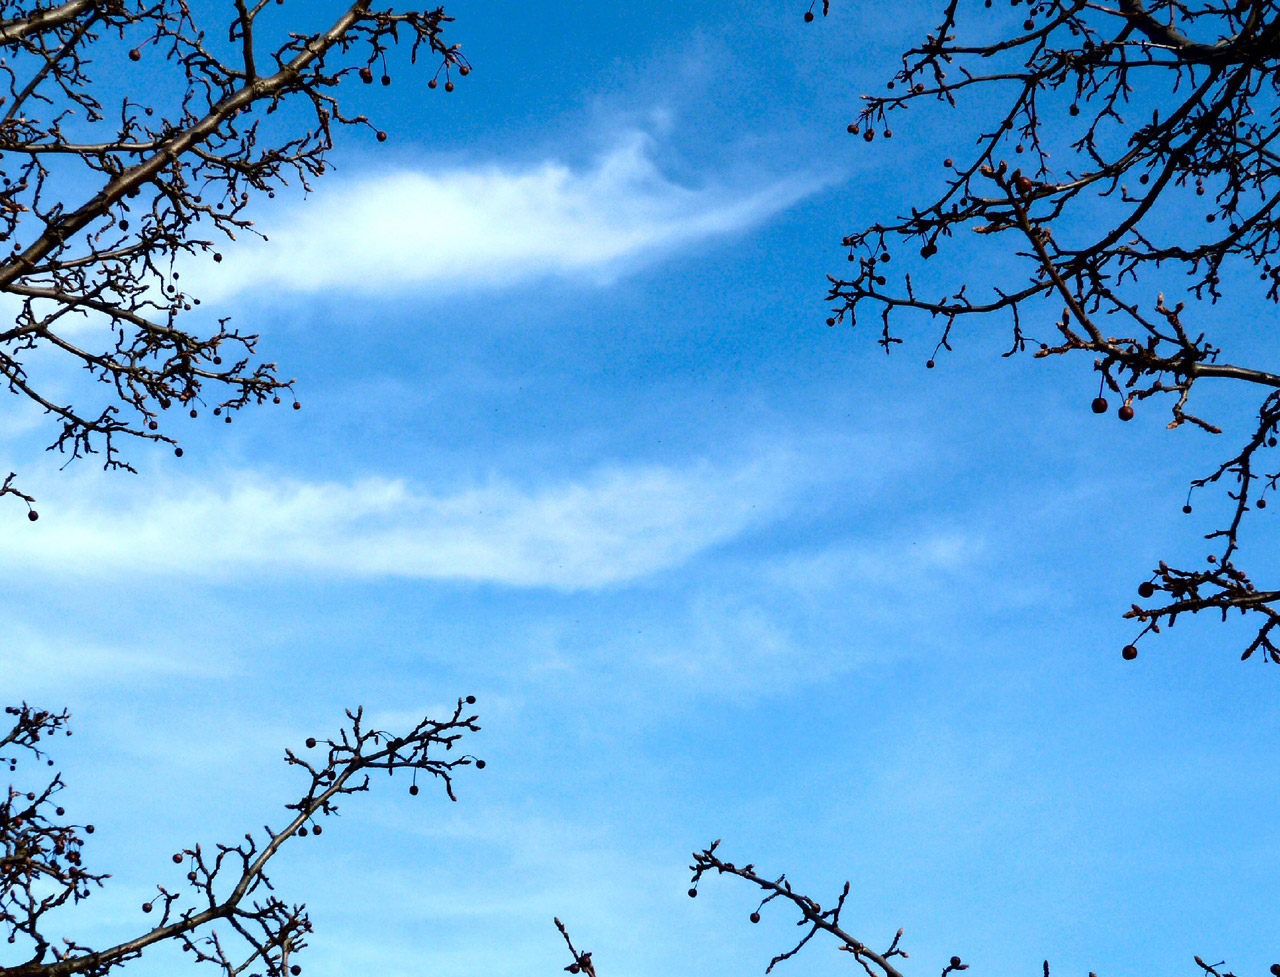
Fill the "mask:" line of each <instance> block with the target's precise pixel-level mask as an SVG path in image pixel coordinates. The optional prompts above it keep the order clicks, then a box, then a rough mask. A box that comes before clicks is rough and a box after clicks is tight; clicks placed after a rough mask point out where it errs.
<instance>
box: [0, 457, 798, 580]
mask: <svg viewBox="0 0 1280 977" xmlns="http://www.w3.org/2000/svg"><path fill="white" fill-rule="evenodd" d="M784 462H785V459H781V458H777V457H773V456H770V457H767V458H761V459H757V460H754V461H749V462H746V463H741V464H739V465H737V466H734V467H719V466H716V465H713V464H711V463H709V462H700V463H694V464H691V465H689V466H687V467H684V468H671V467H661V466H635V467H612V468H601V469H598V470H596V471H594V472H592V473H590V474H589V475H588V476H587V477H585V478H583V479H581V480H575V481H560V482H557V483H554V484H550V485H546V486H543V487H538V488H523V487H520V486H517V485H515V484H514V483H512V482H509V481H504V480H501V479H493V480H491V481H489V482H487V483H486V484H483V485H479V486H475V487H469V488H465V489H462V490H459V491H455V492H450V493H439V492H431V491H427V490H424V489H422V488H419V487H415V486H413V485H411V484H410V483H409V482H407V481H405V480H402V479H388V478H376V477H375V478H366V479H363V480H360V481H355V482H350V483H340V482H305V481H297V480H273V479H271V478H269V477H266V476H264V475H259V474H252V473H239V474H231V475H226V476H221V477H218V478H215V479H213V480H211V481H206V482H204V483H196V482H186V481H183V482H168V483H156V482H153V483H151V484H150V485H149V486H148V487H147V488H146V489H145V490H144V491H143V492H142V493H139V494H137V495H132V496H115V498H116V499H117V500H118V501H117V502H112V501H110V498H109V497H108V498H104V497H103V496H102V495H100V494H98V493H96V492H94V491H93V489H92V486H93V484H94V482H95V481H96V480H90V479H85V480H84V481H82V482H72V481H68V482H67V483H66V485H67V486H68V487H67V488H62V489H60V490H59V491H58V495H57V496H56V497H55V495H54V494H53V493H48V498H47V501H45V502H44V504H43V506H42V508H43V509H44V510H45V516H44V518H42V519H41V520H40V521H39V522H38V523H34V524H31V525H29V526H24V527H23V528H24V530H25V531H23V532H15V533H6V534H4V535H3V536H0V563H2V564H3V565H4V566H5V567H6V568H7V569H8V571H9V572H19V573H28V572H32V571H35V572H55V573H60V574H72V575H76V576H81V577H86V576H87V577H93V576H99V575H111V574H115V573H118V572H121V571H126V572H133V573H144V574H146V573H150V574H164V575H177V576H196V577H212V578H218V577H224V576H228V575H233V574H234V575H235V576H237V577H250V578H251V577H252V576H253V575H254V574H255V573H260V572H263V571H266V570H272V569H275V570H285V571H297V572H311V573H319V574H324V575H329V576H338V577H408V578H421V579H437V580H458V581H474V582H488V583H497V584H504V585H508V586H514V587H550V588H554V589H559V590H564V591H572V590H582V589H593V588H599V587H605V586H609V585H611V584H618V583H623V582H626V581H629V580H634V579H637V578H640V577H643V576H646V575H648V574H651V573H654V572H656V571H659V570H662V569H666V568H669V567H673V566H677V565H679V564H681V563H683V562H685V561H686V560H688V559H690V558H691V557H693V556H694V555H696V554H697V553H699V552H701V551H703V550H705V549H707V548H709V547H712V546H715V545H716V544H719V543H722V542H724V541H727V540H729V539H731V538H733V537H734V536H736V535H738V534H740V533H741V532H743V531H744V530H746V529H747V528H748V527H750V526H751V525H752V524H755V523H758V522H760V521H762V520H766V519H770V518H773V517H775V516H776V515H777V513H778V509H779V507H780V506H781V505H782V504H783V503H784V502H785V500H786V498H787V496H788V494H789V491H790V489H791V488H792V487H793V484H792V483H793V482H794V479H793V478H791V477H789V476H786V475H783V474H781V473H782V472H783V471H785V470H786V468H787V466H786V464H785V463H784ZM72 486H78V487H72Z"/></svg>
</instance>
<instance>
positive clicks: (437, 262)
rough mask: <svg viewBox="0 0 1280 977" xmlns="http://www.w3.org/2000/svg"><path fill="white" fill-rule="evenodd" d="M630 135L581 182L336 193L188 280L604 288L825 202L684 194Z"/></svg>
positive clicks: (460, 183) (416, 179)
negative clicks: (686, 251) (556, 282)
mask: <svg viewBox="0 0 1280 977" xmlns="http://www.w3.org/2000/svg"><path fill="white" fill-rule="evenodd" d="M652 150H653V144H652V139H651V138H650V137H649V136H646V135H644V134H640V133H632V134H630V135H628V136H627V137H626V138H624V139H622V140H620V141H619V143H618V144H617V145H615V146H614V148H613V149H611V150H610V151H609V152H607V153H605V154H603V155H601V156H600V157H598V158H597V159H596V160H594V162H593V163H592V164H591V165H590V166H589V167H587V168H585V169H574V168H572V167H570V166H568V165H566V164H565V163H563V162H560V161H557V160H547V161H545V162H542V163H540V164H536V165H530V166H525V167H517V166H503V165H485V166H476V167H470V168H456V169H437V170H415V169H400V170H396V171H391V172H378V173H377V174H373V175H369V176H366V177H364V178H362V179H359V180H351V179H347V180H343V179H341V178H335V179H331V180H330V182H328V183H322V184H320V186H319V189H318V192H317V193H316V194H315V195H314V196H313V197H312V198H311V199H309V200H307V201H305V202H302V203H300V204H299V205H298V206H297V208H296V211H295V212H292V213H290V214H288V216H286V217H283V218H282V219H280V220H277V221H266V222H262V223H261V226H260V229H261V230H263V231H264V232H266V233H267V236H268V237H269V238H270V241H269V242H267V243H263V242H261V241H258V240H256V239H251V240H244V241H242V242H240V243H237V244H236V245H234V246H228V247H226V248H223V251H225V252H226V260H225V261H223V262H222V264H220V265H213V264H211V263H208V262H207V261H202V262H201V264H200V265H199V266H196V267H193V268H192V269H191V270H190V272H189V273H186V274H184V278H187V279H189V281H190V284H191V285H192V286H193V292H194V293H195V294H198V295H200V296H202V298H204V299H215V300H216V299H219V298H224V297H226V296H227V295H229V294H232V293H235V292H240V291H246V290H252V289H263V288H267V289H272V290H285V291H295V292H318V291H330V290H334V289H341V290H353V291H363V292H372V291H379V292H381V291H385V290H387V289H393V290H395V289H404V288H408V287H418V286H424V285H425V286H430V287H431V288H432V289H433V290H435V291H439V290H440V289H450V290H452V289H458V288H471V287H477V286H483V287H494V286H502V285H512V284H518V283H521V282H526V281H529V280H532V279H538V278H544V277H547V276H563V277H569V278H573V279H582V278H584V277H585V278H587V279H588V280H591V281H595V282H602V283H607V282H609V281H611V280H612V279H613V278H615V277H616V276H617V274H618V273H619V272H620V271H622V270H623V269H624V268H625V267H627V266H629V265H633V264H636V263H638V262H641V261H644V260H651V259H653V258H655V257H658V256H660V255H663V254H666V253H668V252H671V251H673V250H676V249H678V248H681V247H686V246H688V245H690V244H693V243H695V242H698V241H702V240H705V239H708V238H711V237H715V236H717V235H722V234H730V233H734V232H737V231H741V230H744V229H746V228H748V227H751V226H752V225H755V224H758V223H759V222H761V221H763V220H765V219H766V218H768V217H770V216H771V215H773V214H775V213H777V212H778V211H780V210H783V209H785V208H786V207H789V206H790V205H792V204H793V203H795V202H796V201H797V200H799V199H800V198H802V197H804V196H805V195H807V194H809V193H811V192H813V191H814V190H816V189H818V187H819V186H820V181H818V180H816V179H814V178H812V177H803V178H801V177H791V178H778V179H760V180H757V181H756V182H755V183H753V184H752V185H750V186H717V185H714V184H712V185H707V186H703V187H699V188H696V189H695V188H691V187H686V186H682V185H680V184H678V183H676V182H674V181H672V180H671V179H669V178H668V177H666V176H664V175H663V173H662V172H661V170H660V169H659V167H658V166H657V165H656V164H655V163H654V161H653V158H652Z"/></svg>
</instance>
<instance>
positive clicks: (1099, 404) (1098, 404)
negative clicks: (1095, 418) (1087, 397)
mask: <svg viewBox="0 0 1280 977" xmlns="http://www.w3.org/2000/svg"><path fill="white" fill-rule="evenodd" d="M1093 412H1094V413H1095V414H1105V413H1106V412H1107V398H1106V397H1094V398H1093Z"/></svg>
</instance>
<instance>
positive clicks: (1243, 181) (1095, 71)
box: [824, 0, 1280, 661]
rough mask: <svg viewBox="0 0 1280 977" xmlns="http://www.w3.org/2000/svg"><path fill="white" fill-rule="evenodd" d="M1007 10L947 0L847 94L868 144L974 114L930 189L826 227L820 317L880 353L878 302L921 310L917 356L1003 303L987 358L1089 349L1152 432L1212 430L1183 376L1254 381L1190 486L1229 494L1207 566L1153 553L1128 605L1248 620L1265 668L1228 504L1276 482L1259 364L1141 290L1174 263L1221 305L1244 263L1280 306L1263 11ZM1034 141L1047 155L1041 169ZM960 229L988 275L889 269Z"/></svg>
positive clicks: (1269, 1) (1252, 592) (1158, 5)
mask: <svg viewBox="0 0 1280 977" xmlns="http://www.w3.org/2000/svg"><path fill="white" fill-rule="evenodd" d="M1008 3H1009V5H1011V6H1012V7H1013V8H1016V9H1014V10H1012V11H1009V10H1008V9H1007V7H1005V6H1003V5H1002V7H1001V8H998V9H989V8H992V7H993V3H992V0H985V2H984V3H983V4H981V5H979V4H978V3H977V2H976V0H975V2H972V3H966V4H961V3H960V0H949V2H947V3H946V5H945V10H944V11H943V13H942V16H941V19H940V20H939V22H938V24H937V27H936V28H935V29H934V30H933V31H932V32H931V33H929V34H928V36H927V37H926V38H925V39H924V40H923V41H922V42H921V43H919V44H917V45H915V46H913V47H911V48H910V49H909V50H907V51H906V52H905V53H904V54H903V56H902V63H901V68H900V69H899V70H898V71H897V72H896V74H894V76H893V78H892V80H891V81H890V82H888V84H887V88H888V90H887V91H886V92H885V93H884V94H880V95H874V96H864V98H865V105H864V107H863V109H862V111H861V114H860V115H859V116H858V118H857V119H856V120H855V121H854V122H853V123H852V124H850V126H849V131H850V133H852V134H855V135H859V136H860V137H861V138H862V139H864V140H866V141H867V142H868V143H870V142H873V141H874V140H875V139H876V137H877V135H880V136H881V137H882V138H885V137H889V136H891V135H892V131H891V129H890V128H889V125H890V122H891V121H892V120H893V119H895V118H900V117H902V115H903V113H905V112H906V111H907V110H908V109H910V108H913V107H918V106H920V105H921V104H922V103H925V102H928V103H942V104H943V105H945V106H950V107H956V106H958V105H959V104H960V103H961V101H963V102H964V104H965V106H966V109H968V110H970V111H974V110H976V111H977V113H978V114H977V115H976V116H973V115H971V116H970V118H975V119H976V121H974V122H973V123H972V124H971V125H969V126H967V127H960V128H959V129H957V130H956V131H957V132H958V133H959V134H960V135H962V136H963V139H960V140H957V146H956V149H955V150H954V158H952V157H948V158H947V159H945V160H944V161H943V167H942V169H943V173H944V178H943V180H942V181H941V187H940V189H939V191H938V192H937V194H936V195H934V196H932V197H928V198H925V199H924V200H915V201H912V206H911V208H910V213H909V214H907V215H904V216H902V217H899V218H897V219H896V220H894V221H893V222H890V223H876V224H873V225H871V226H870V227H868V228H865V229H864V230H861V231H859V232H857V233H855V234H851V235H849V236H848V237H846V238H845V239H844V244H845V246H846V247H847V248H848V257H849V261H850V263H851V264H852V266H853V272H852V274H850V275H848V276H846V277H843V278H837V277H832V278H831V292H830V296H829V297H830V299H831V300H832V301H833V303H834V305H833V308H832V313H831V318H829V319H828V320H827V321H828V324H830V325H835V324H836V323H837V322H844V321H847V322H849V323H851V324H852V323H854V322H856V321H857V317H858V315H859V313H864V314H865V313H867V312H871V313H874V314H875V315H876V316H877V319H878V323H879V339H878V342H879V343H880V344H881V345H883V347H884V348H885V351H886V352H888V351H889V349H890V348H891V347H892V346H893V345H895V344H897V343H900V342H901V339H900V338H899V336H898V335H896V334H895V331H894V326H895V324H896V322H897V319H898V317H899V313H901V312H903V311H907V310H910V311H914V312H917V313H925V314H927V315H928V316H929V317H931V318H933V319H935V320H937V321H938V322H939V323H940V328H939V334H938V337H937V344H936V346H935V348H934V351H933V354H932V355H931V356H930V358H929V361H928V363H927V364H926V365H928V366H930V367H932V366H933V365H934V360H935V358H936V357H938V356H939V355H940V354H941V353H942V351H944V350H950V349H951V343H952V340H953V338H954V336H955V335H956V333H957V329H958V327H959V324H960V323H962V322H964V321H966V320H967V319H968V318H969V317H972V316H981V315H987V314H991V313H997V314H1004V315H1007V316H1008V317H1009V320H1010V323H1011V326H1012V343H1011V346H1010V347H1009V350H1008V352H1007V353H1006V354H1005V355H1006V356H1008V355H1013V354H1015V353H1017V352H1020V351H1023V350H1026V349H1028V348H1031V350H1032V351H1033V355H1034V356H1036V357H1048V356H1055V355H1062V354H1067V353H1078V352H1084V353H1089V354H1092V356H1093V357H1094V367H1095V369H1096V370H1097V371H1098V372H1099V373H1100V374H1101V376H1100V381H1099V387H1100V389H1099V393H1098V397H1097V399H1095V401H1094V410H1095V411H1096V412H1098V413H1106V412H1107V411H1108V409H1109V405H1108V403H1107V400H1106V398H1105V396H1104V393H1105V391H1106V390H1110V391H1112V392H1113V393H1114V394H1117V395H1119V397H1120V398H1121V401H1122V403H1121V407H1120V411H1119V414H1120V417H1121V419H1122V420H1129V419H1131V418H1133V416H1134V413H1135V410H1134V405H1135V404H1141V403H1142V402H1143V401H1145V400H1147V399H1148V398H1151V397H1155V396H1168V397H1171V401H1172V415H1173V416H1172V421H1171V422H1170V423H1169V425H1168V426H1169V427H1170V428H1177V427H1180V426H1182V425H1183V424H1191V425H1194V426H1197V427H1199V428H1201V429H1203V430H1205V431H1208V432H1210V433H1214V434H1217V433H1220V429H1219V427H1218V426H1217V425H1216V424H1214V423H1211V422H1210V421H1208V420H1206V419H1204V418H1202V417H1199V416H1197V415H1195V414H1193V413H1191V411H1190V410H1189V409H1188V399H1189V396H1190V393H1191V389H1192V387H1193V385H1194V384H1195V383H1196V382H1197V381H1199V380H1201V379H1205V378H1219V379H1229V380H1235V381H1239V382H1243V383H1247V384H1252V385H1255V386H1257V387H1259V388H1261V389H1262V391H1263V393H1262V398H1263V399H1262V403H1261V406H1260V407H1259V409H1258V414H1257V421H1256V424H1253V425H1252V432H1251V434H1250V436H1249V438H1248V440H1247V441H1246V442H1245V443H1244V445H1243V447H1242V448H1241V449H1240V451H1239V452H1238V453H1237V454H1236V455H1235V456H1234V457H1233V458H1231V459H1230V460H1229V461H1226V462H1224V463H1223V464H1222V466H1221V467H1220V468H1219V469H1218V470H1217V471H1215V472H1214V473H1212V474H1210V475H1208V476H1207V477H1205V478H1201V479H1197V480H1195V481H1194V482H1193V483H1192V486H1193V489H1194V488H1202V487H1204V486H1206V485H1208V484H1210V483H1217V482H1220V481H1221V482H1223V483H1224V484H1226V485H1227V492H1228V494H1229V497H1230V499H1231V500H1232V501H1233V503H1234V515H1233V517H1232V518H1231V519H1230V521H1229V522H1228V524H1227V525H1226V526H1224V527H1222V528H1220V529H1217V530H1215V531H1213V532H1210V533H1209V534H1208V535H1207V537H1206V538H1207V539H1210V540H1217V541H1219V542H1220V544H1221V551H1220V552H1218V553H1215V554H1214V557H1215V562H1216V566H1211V567H1210V568H1209V569H1208V570H1174V569H1171V568H1169V567H1168V566H1166V565H1165V564H1161V566H1160V569H1159V570H1158V571H1157V573H1156V574H1155V575H1154V577H1153V581H1154V589H1155V590H1156V591H1160V592H1161V597H1160V598H1157V600H1158V603H1156V604H1154V605H1148V606H1144V607H1140V608H1135V609H1134V610H1133V611H1131V613H1130V614H1129V615H1128V616H1129V617H1132V618H1136V619H1137V620H1138V621H1139V622H1141V623H1143V624H1144V625H1145V627H1144V629H1143V631H1142V634H1145V633H1147V632H1148V631H1157V630H1159V626H1160V625H1161V624H1172V623H1173V622H1174V621H1175V620H1176V619H1177V617H1178V616H1180V615H1183V614H1196V613H1199V612H1200V611H1202V610H1215V611H1216V610H1220V611H1222V613H1223V614H1224V615H1225V614H1226V613H1228V612H1229V611H1231V610H1232V609H1234V610H1236V611H1239V612H1240V613H1242V614H1252V615H1254V616H1255V617H1256V618H1257V619H1258V621H1259V630H1258V633H1257V636H1256V638H1255V639H1254V640H1253V642H1252V643H1251V644H1250V645H1249V646H1248V648H1246V649H1245V651H1244V655H1243V657H1245V658H1248V657H1249V656H1250V655H1252V654H1253V653H1254V652H1255V651H1257V650H1258V649H1262V650H1263V652H1264V655H1263V657H1264V658H1266V659H1269V660H1272V661H1280V648H1277V644H1276V642H1275V640H1274V635H1275V628H1276V627H1277V622H1280V610H1278V609H1277V606H1276V605H1277V599H1278V598H1280V592H1278V591H1274V590H1271V591H1260V590H1258V589H1256V588H1255V587H1254V586H1253V585H1252V583H1250V582H1249V581H1248V579H1247V577H1245V576H1244V574H1243V573H1242V572H1241V571H1239V570H1237V569H1236V567H1235V564H1234V558H1235V557H1236V555H1237V551H1238V549H1239V547H1240V543H1241V540H1240V533H1239V531H1240V528H1241V525H1242V521H1243V519H1244V516H1245V515H1246V514H1247V513H1250V512H1253V511H1254V510H1258V509H1263V508H1265V506H1266V501H1267V498H1266V497H1267V494H1268V493H1269V492H1270V493H1274V490H1275V487H1276V483H1277V479H1280V469H1277V465H1276V462H1275V461H1274V459H1272V460H1269V461H1268V460H1265V459H1266V456H1267V455H1268V452H1269V449H1273V448H1275V447H1276V444H1277V433H1278V430H1280V391H1278V389H1277V388H1280V374H1277V373H1275V372H1271V371H1268V370H1264V369H1255V368H1251V367H1245V366H1238V365H1235V364H1232V363H1229V362H1226V361H1224V358H1223V355H1222V350H1221V347H1220V346H1219V345H1217V344H1215V343H1213V342H1210V341H1209V340H1208V339H1206V335H1205V333H1204V332H1201V331H1198V330H1197V329H1196V328H1194V327H1189V326H1188V325H1187V324H1186V323H1185V321H1184V320H1185V319H1186V317H1187V315H1188V309H1187V306H1186V305H1185V303H1183V302H1176V303H1173V304H1168V303H1166V301H1165V298H1164V295H1163V294H1161V292H1168V291H1169V290H1170V288H1171V286H1170V285H1169V284H1165V285H1164V287H1163V288H1159V287H1156V286H1155V285H1154V284H1153V283H1155V282H1156V281H1157V280H1158V276H1159V278H1160V279H1163V280H1164V281H1165V282H1166V283H1167V276H1168V275H1169V274H1170V273H1171V272H1181V275H1182V277H1183V278H1184V279H1186V281H1187V284H1186V286H1185V288H1186V290H1187V291H1188V293H1189V295H1190V296H1191V297H1193V298H1194V299H1195V300H1198V301H1201V302H1203V303H1205V304H1206V305H1211V304H1214V303H1217V302H1218V300H1219V299H1221V298H1223V297H1224V294H1225V293H1224V291H1223V289H1224V288H1225V287H1226V284H1225V279H1226V277H1227V276H1228V274H1235V275H1236V276H1237V278H1236V280H1235V281H1233V282H1231V287H1232V288H1234V289H1237V290H1240V291H1248V286H1247V285H1240V283H1239V278H1241V277H1250V278H1255V276H1256V278H1255V281H1256V283H1257V293H1258V294H1257V296H1256V298H1257V300H1259V301H1263V302H1269V303H1272V304H1274V303H1276V302H1277V301H1280V225H1278V224H1277V222H1276V218H1275V213H1276V210H1275V208H1276V205H1277V201H1280V192H1278V191H1280V179H1277V178H1278V177H1280V155H1277V152H1276V148H1275V147H1276V139H1277V136H1278V135H1280V123H1277V121H1276V118H1275V115H1274V113H1273V111H1272V107H1273V105H1274V98H1275V95H1276V92H1277V90H1278V89H1280V70H1277V69H1278V68H1280V60H1278V58H1280V4H1277V3H1276V2H1274V0H1204V2H1195V3H1192V2H1184V0H1150V2H1144V0H1115V2H1113V3H1111V4H1106V3H1093V2H1086V0H1031V2H1023V0H1008ZM962 7H963V11H962ZM824 13H825V10H824ZM970 90H972V91H970ZM986 109H990V110H991V112H990V115H989V117H988V118H986V119H985V120H984V119H983V118H982V116H981V112H982V111H983V110H986ZM975 143H976V148H971V147H973V145H974V144H975ZM1055 153H1056V154H1057V155H1058V156H1059V157H1065V161H1060V162H1058V163H1057V164H1056V165H1054V163H1053V162H1052V161H1051V159H1050V157H1051V155H1054V154H1055ZM1010 161H1013V162H1010ZM917 182H918V181H917ZM975 234H976V235H978V237H977V238H975V237H972V236H971V235H975ZM957 238H959V240H958V241H957V240H955V239H957ZM974 242H981V243H983V244H986V243H987V242H990V243H992V244H994V245H1002V246H1003V248H1002V250H1001V249H997V251H996V252H995V254H996V256H997V259H996V260H995V261H993V262H992V263H990V264H988V265H986V266H984V272H983V274H984V275H988V274H990V275H991V276H992V277H991V280H987V281H972V280H970V281H968V282H963V281H962V282H960V283H959V284H958V286H957V287H955V290H954V291H951V290H950V287H948V286H944V288H945V289H946V290H943V291H940V292H934V293H932V294H927V293H926V287H924V286H921V285H920V284H919V283H917V282H914V281H913V279H912V274H911V272H910V271H907V270H905V267H904V265H905V264H906V263H904V262H902V261H901V259H898V260H897V261H894V259H895V257H896V253H898V252H899V247H900V246H903V245H905V246H907V247H908V249H909V250H908V253H910V251H916V252H918V254H919V257H920V259H921V260H923V261H928V260H929V259H931V258H934V256H935V255H938V254H939V252H940V250H941V249H943V248H945V247H947V246H948V245H950V244H956V245H959V246H960V247H963V248H966V249H968V248H972V247H973V245H974ZM1001 254H1003V256H1004V259H1003V260H1001V259H1000V258H999V255H1001ZM890 262H894V263H893V264H892V265H890ZM944 263H945V262H942V261H941V259H938V260H935V262H934V264H935V265H937V264H944ZM891 268H892V269H894V271H893V272H892V273H891V271H890V269H891ZM987 269H995V270H987ZM891 274H892V276H893V279H894V280H893V282H892V283H891V282H890V275H891ZM1002 275H1003V276H1004V277H1003V278H1002V277H1000V276H1002ZM919 277H920V276H919V273H918V272H917V278H919ZM997 279H998V280H997ZM1006 279H1007V280H1006ZM928 288H933V286H928ZM1202 308H1203V306H1202ZM1032 322H1043V323H1052V325H1051V326H1050V327H1049V328H1050V329H1051V330H1052V332H1053V335H1052V336H1046V337H1045V338H1046V340H1047V341H1044V342H1041V341H1037V340H1036V339H1034V338H1033V337H1032V336H1031V335H1030V334H1029V332H1028V330H1029V329H1030V328H1032V326H1031V325H1030V323H1032ZM1185 511H1187V512H1190V511H1191V509H1190V498H1188V504H1187V507H1186V509H1185ZM1143 589H1144V590H1145V589H1146V588H1145V587H1144V588H1143ZM1147 596H1150V595H1147ZM1139 637H1141V635H1139ZM1131 647H1132V646H1131Z"/></svg>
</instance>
